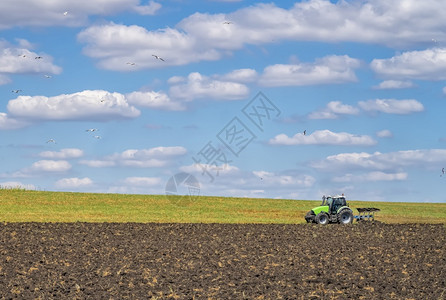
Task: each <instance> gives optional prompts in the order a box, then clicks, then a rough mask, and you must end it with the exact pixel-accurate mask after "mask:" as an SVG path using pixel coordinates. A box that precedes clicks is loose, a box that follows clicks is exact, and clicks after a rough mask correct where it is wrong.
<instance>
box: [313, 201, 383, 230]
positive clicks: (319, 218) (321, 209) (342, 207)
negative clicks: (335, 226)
mask: <svg viewBox="0 0 446 300" xmlns="http://www.w3.org/2000/svg"><path fill="white" fill-rule="evenodd" d="M357 210H358V212H359V215H357V216H354V215H353V210H352V209H351V208H350V207H349V206H348V204H347V201H346V200H345V197H344V194H342V196H327V197H325V196H323V197H322V204H321V205H320V206H318V207H315V208H313V209H312V210H310V211H309V212H308V213H307V214H306V215H305V220H306V221H307V223H317V224H321V225H326V224H328V223H340V224H351V223H353V219H356V220H357V221H366V220H367V221H370V220H372V221H374V220H375V212H378V211H380V209H379V208H374V207H367V208H357Z"/></svg>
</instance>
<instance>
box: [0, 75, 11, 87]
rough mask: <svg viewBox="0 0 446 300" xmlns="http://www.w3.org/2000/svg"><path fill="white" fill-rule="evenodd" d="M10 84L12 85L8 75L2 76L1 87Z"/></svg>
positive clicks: (0, 76) (0, 77)
mask: <svg viewBox="0 0 446 300" xmlns="http://www.w3.org/2000/svg"><path fill="white" fill-rule="evenodd" d="M8 83H11V79H10V78H9V77H8V76H6V75H2V74H0V85H4V84H8Z"/></svg>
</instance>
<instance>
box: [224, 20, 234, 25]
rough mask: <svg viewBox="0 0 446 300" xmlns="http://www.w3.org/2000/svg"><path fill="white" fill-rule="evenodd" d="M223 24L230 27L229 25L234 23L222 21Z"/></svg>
mask: <svg viewBox="0 0 446 300" xmlns="http://www.w3.org/2000/svg"><path fill="white" fill-rule="evenodd" d="M223 24H225V25H230V24H234V23H232V22H231V21H224V22H223Z"/></svg>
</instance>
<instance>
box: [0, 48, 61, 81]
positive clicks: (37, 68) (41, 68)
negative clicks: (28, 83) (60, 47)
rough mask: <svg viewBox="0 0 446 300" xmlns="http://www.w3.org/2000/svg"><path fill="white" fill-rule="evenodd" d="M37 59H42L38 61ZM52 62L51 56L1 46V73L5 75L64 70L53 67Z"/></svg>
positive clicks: (53, 72) (56, 72) (54, 72)
mask: <svg viewBox="0 0 446 300" xmlns="http://www.w3.org/2000/svg"><path fill="white" fill-rule="evenodd" d="M36 57H42V58H41V59H36ZM52 60H53V59H52V58H51V56H48V55H45V54H37V53H35V52H31V51H29V50H28V49H24V48H17V47H12V46H11V47H8V48H2V45H1V44H0V73H3V74H24V73H50V74H59V73H61V72H62V69H61V68H60V67H58V66H56V65H53V63H52Z"/></svg>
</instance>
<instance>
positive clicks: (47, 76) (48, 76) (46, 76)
mask: <svg viewBox="0 0 446 300" xmlns="http://www.w3.org/2000/svg"><path fill="white" fill-rule="evenodd" d="M43 76H45V78H51V76H50V75H43Z"/></svg>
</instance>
